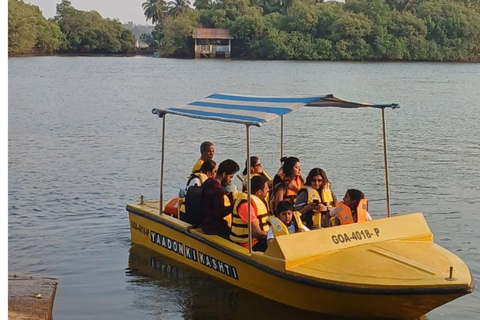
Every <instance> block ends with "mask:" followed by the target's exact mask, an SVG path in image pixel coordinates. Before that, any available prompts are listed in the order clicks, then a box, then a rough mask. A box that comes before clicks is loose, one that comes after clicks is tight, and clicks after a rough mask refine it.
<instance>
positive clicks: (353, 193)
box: [347, 189, 365, 204]
mask: <svg viewBox="0 0 480 320" xmlns="http://www.w3.org/2000/svg"><path fill="white" fill-rule="evenodd" d="M347 193H348V195H349V196H350V199H351V200H354V201H355V203H356V204H358V201H360V200H361V199H363V198H365V195H364V194H363V192H362V191H360V190H357V189H348V190H347Z"/></svg>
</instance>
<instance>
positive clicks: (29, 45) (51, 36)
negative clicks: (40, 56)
mask: <svg viewBox="0 0 480 320" xmlns="http://www.w3.org/2000/svg"><path fill="white" fill-rule="evenodd" d="M62 41H63V34H62V33H61V32H60V28H59V27H58V25H57V24H56V23H54V22H53V21H49V20H46V19H45V18H44V17H43V15H42V12H41V11H40V9H39V8H38V7H37V6H33V5H30V4H26V3H24V2H23V1H20V0H8V52H9V53H49V52H54V51H55V50H57V49H58V48H59V47H60V44H61V43H62Z"/></svg>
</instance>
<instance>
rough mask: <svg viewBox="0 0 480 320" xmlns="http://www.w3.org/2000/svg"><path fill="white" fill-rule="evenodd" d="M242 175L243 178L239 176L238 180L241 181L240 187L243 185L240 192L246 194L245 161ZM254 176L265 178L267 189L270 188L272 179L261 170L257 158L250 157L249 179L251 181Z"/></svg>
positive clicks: (260, 164)
mask: <svg viewBox="0 0 480 320" xmlns="http://www.w3.org/2000/svg"><path fill="white" fill-rule="evenodd" d="M242 174H243V176H242V177H240V176H239V178H240V180H242V185H243V187H242V191H243V192H246V191H247V160H245V169H243V172H242ZM255 176H263V177H265V178H266V179H267V183H268V188H269V189H271V188H272V178H270V176H269V175H268V173H266V172H265V171H264V170H263V167H262V163H261V162H260V159H258V157H250V179H252V178H253V177H255ZM267 197H268V195H267ZM267 199H268V198H267Z"/></svg>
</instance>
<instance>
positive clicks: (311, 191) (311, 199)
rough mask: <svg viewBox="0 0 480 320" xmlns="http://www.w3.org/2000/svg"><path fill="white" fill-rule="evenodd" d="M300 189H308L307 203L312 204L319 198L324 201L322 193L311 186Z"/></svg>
mask: <svg viewBox="0 0 480 320" xmlns="http://www.w3.org/2000/svg"><path fill="white" fill-rule="evenodd" d="M300 190H306V191H307V195H308V198H307V204H312V203H313V202H314V200H318V202H322V198H320V195H319V194H318V191H317V190H315V189H313V188H312V187H311V186H305V185H304V186H302V189H300Z"/></svg>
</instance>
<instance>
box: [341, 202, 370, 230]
mask: <svg viewBox="0 0 480 320" xmlns="http://www.w3.org/2000/svg"><path fill="white" fill-rule="evenodd" d="M335 207H336V208H337V210H338V215H339V218H340V224H350V223H355V222H364V221H367V211H368V200H367V199H365V198H363V199H360V201H359V202H358V205H357V221H354V219H353V215H352V210H350V207H349V206H347V205H346V204H344V203H343V202H338V203H337V204H336V205H335Z"/></svg>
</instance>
